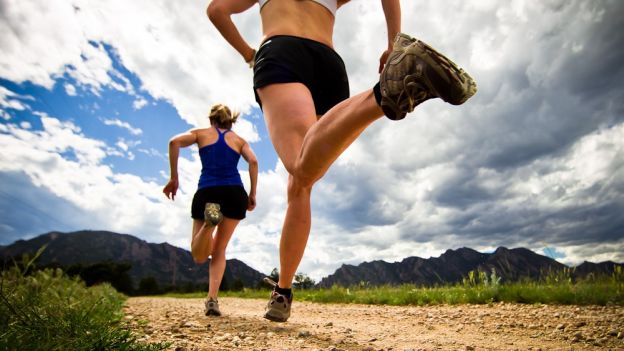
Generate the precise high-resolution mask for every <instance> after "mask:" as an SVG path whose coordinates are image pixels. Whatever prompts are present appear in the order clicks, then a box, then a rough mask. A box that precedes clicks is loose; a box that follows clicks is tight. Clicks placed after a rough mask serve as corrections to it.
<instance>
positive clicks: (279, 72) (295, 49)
mask: <svg viewBox="0 0 624 351" xmlns="http://www.w3.org/2000/svg"><path fill="white" fill-rule="evenodd" d="M295 82H297V83H302V84H303V85H305V86H306V87H307V88H308V89H309V90H310V93H312V99H313V100H314V106H315V108H316V114H317V115H323V114H325V112H327V111H329V109H331V108H332V107H334V106H335V105H336V104H338V103H339V102H341V101H342V100H345V99H346V98H348V97H349V80H348V78H347V70H346V69H345V65H344V62H343V61H342V58H340V55H338V53H336V51H334V49H332V48H331V47H329V46H327V45H325V44H322V43H319V42H317V41H314V40H310V39H306V38H300V37H293V36H289V35H277V36H274V37H270V38H269V39H267V40H265V41H264V42H263V43H262V45H260V48H259V49H258V52H257V54H256V61H255V65H254V93H255V95H256V101H257V102H258V104H260V107H262V102H261V101H260V97H259V96H258V93H256V89H258V88H262V87H264V86H267V85H270V84H275V83H295Z"/></svg>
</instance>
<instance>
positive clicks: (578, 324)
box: [574, 322, 587, 328]
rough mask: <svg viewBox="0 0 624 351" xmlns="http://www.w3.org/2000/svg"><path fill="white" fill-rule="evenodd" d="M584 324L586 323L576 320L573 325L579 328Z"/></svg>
mask: <svg viewBox="0 0 624 351" xmlns="http://www.w3.org/2000/svg"><path fill="white" fill-rule="evenodd" d="M586 325H587V322H578V323H576V324H575V325H574V326H575V327H577V328H580V327H584V326H586Z"/></svg>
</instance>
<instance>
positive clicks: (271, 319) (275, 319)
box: [264, 313, 288, 323]
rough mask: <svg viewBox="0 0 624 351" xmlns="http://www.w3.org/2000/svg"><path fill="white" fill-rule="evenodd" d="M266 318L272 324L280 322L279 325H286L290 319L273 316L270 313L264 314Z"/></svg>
mask: <svg viewBox="0 0 624 351" xmlns="http://www.w3.org/2000/svg"><path fill="white" fill-rule="evenodd" d="M264 318H265V319H268V320H270V321H271V322H278V323H284V322H286V321H287V320H288V317H286V318H284V317H277V316H272V315H270V314H268V313H265V314H264Z"/></svg>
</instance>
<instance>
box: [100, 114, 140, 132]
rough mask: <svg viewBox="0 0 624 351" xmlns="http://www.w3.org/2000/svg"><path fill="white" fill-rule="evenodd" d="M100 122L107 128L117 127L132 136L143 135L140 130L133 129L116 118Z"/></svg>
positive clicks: (103, 119)
mask: <svg viewBox="0 0 624 351" xmlns="http://www.w3.org/2000/svg"><path fill="white" fill-rule="evenodd" d="M102 122H103V123H104V124H105V125H107V126H117V127H120V128H123V129H126V130H128V131H129V132H130V134H132V135H141V134H143V131H142V130H141V128H134V127H133V126H131V125H130V123H128V122H124V121H122V120H120V119H118V118H102Z"/></svg>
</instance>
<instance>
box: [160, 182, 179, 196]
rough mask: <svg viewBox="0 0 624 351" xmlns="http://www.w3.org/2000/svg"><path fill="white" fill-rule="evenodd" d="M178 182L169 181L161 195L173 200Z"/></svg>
mask: <svg viewBox="0 0 624 351" xmlns="http://www.w3.org/2000/svg"><path fill="white" fill-rule="evenodd" d="M178 185H179V183H178V180H177V179H169V183H167V185H165V187H164V188H163V193H165V196H167V199H171V200H172V201H173V200H175V196H176V193H177V192H178Z"/></svg>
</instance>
